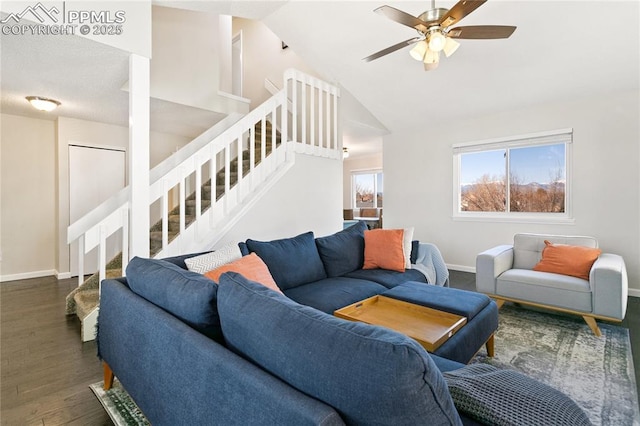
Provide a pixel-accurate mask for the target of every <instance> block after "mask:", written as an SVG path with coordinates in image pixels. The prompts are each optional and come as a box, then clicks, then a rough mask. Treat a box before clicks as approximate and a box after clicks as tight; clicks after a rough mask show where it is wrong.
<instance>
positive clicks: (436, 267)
mask: <svg viewBox="0 0 640 426" xmlns="http://www.w3.org/2000/svg"><path fill="white" fill-rule="evenodd" d="M411 268H412V269H417V270H418V271H420V272H422V273H423V274H424V276H425V277H427V282H428V283H429V284H435V285H439V286H448V285H449V270H448V269H447V265H446V264H445V263H444V259H443V258H442V255H441V254H440V250H438V247H436V246H435V245H433V244H429V243H420V246H419V248H418V258H417V259H416V263H415V264H413V265H411Z"/></svg>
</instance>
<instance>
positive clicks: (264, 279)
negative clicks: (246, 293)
mask: <svg viewBox="0 0 640 426" xmlns="http://www.w3.org/2000/svg"><path fill="white" fill-rule="evenodd" d="M225 272H237V273H239V274H240V275H242V276H243V277H245V278H246V279H248V280H251V281H255V282H257V283H260V284H262V285H264V286H265V287H269V288H270V289H271V290H275V291H277V292H278V293H281V294H282V290H280V288H278V285H277V284H276V282H275V281H274V280H273V277H272V276H271V272H269V268H268V267H267V264H266V263H264V261H263V260H262V259H260V258H259V257H258V255H257V254H255V253H251V254H248V255H247V256H243V257H241V258H240V259H238V260H235V261H233V262H231V263H227V264H225V265H222V266H220V267H218V268H216V269H214V270H212V271H209V272H207V273H206V274H204V276H205V277H207V278H209V279H210V280H213V282H215V283H216V284H218V281H220V276H221V275H222V274H224V273H225Z"/></svg>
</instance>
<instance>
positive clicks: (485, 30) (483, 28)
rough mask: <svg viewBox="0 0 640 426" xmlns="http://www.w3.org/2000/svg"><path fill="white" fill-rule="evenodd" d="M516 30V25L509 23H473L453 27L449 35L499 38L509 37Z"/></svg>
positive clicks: (452, 36)
mask: <svg viewBox="0 0 640 426" xmlns="http://www.w3.org/2000/svg"><path fill="white" fill-rule="evenodd" d="M515 30H516V27H511V26H507V25H471V26H468V27H456V28H452V29H450V30H449V31H448V32H447V35H448V36H449V37H451V38H466V39H497V38H509V37H510V36H511V34H513V32H514V31H515Z"/></svg>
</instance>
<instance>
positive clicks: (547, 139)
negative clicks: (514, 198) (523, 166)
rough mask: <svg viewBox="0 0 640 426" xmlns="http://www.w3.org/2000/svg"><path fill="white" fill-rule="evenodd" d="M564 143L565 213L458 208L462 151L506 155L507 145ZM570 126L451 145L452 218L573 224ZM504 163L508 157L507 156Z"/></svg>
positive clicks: (571, 138) (521, 146) (508, 182)
mask: <svg viewBox="0 0 640 426" xmlns="http://www.w3.org/2000/svg"><path fill="white" fill-rule="evenodd" d="M559 144H564V146H565V206H564V213H548V212H510V211H505V212H469V211H462V210H461V205H460V204H461V203H460V201H461V195H462V194H461V179H460V173H461V157H462V155H461V154H468V153H473V152H484V151H493V150H501V149H504V150H506V153H507V157H509V149H510V148H525V147H534V146H543V145H559ZM572 154H573V129H572V128H567V129H559V130H552V131H546V132H539V133H530V134H525V135H517V136H509V137H503V138H496V139H487V140H481V141H474V142H465V143H458V144H453V145H452V158H453V216H452V218H453V220H463V221H465V220H466V221H487V222H521V223H564V224H566V223H569V224H571V223H574V222H575V220H574V218H573V202H572V198H573V191H572V185H571V182H572V169H573V167H572V162H573V155H572ZM506 164H507V165H508V164H510V163H509V158H507V163H506ZM505 172H506V173H507V176H506V177H507V184H508V185H507V189H506V190H507V194H506V196H507V209H508V208H509V195H510V194H509V192H510V186H509V185H510V176H509V174H510V173H509V170H505Z"/></svg>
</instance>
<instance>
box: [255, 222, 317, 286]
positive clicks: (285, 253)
mask: <svg viewBox="0 0 640 426" xmlns="http://www.w3.org/2000/svg"><path fill="white" fill-rule="evenodd" d="M247 248H248V249H249V250H250V251H251V252H254V253H256V254H257V255H258V256H259V257H260V258H261V259H262V260H263V261H264V263H266V264H267V267H268V268H269V271H270V272H271V275H272V276H273V279H274V280H275V282H276V284H278V287H280V289H281V290H287V289H289V288H293V287H297V286H299V285H302V284H307V283H310V282H313V281H318V280H321V279H323V278H327V274H326V272H325V270H324V265H323V264H322V260H321V259H320V254H318V249H317V248H316V242H315V240H314V238H313V232H307V233H304V234H300V235H298V236H296V237H292V238H284V239H281V240H273V241H256V240H247Z"/></svg>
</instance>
